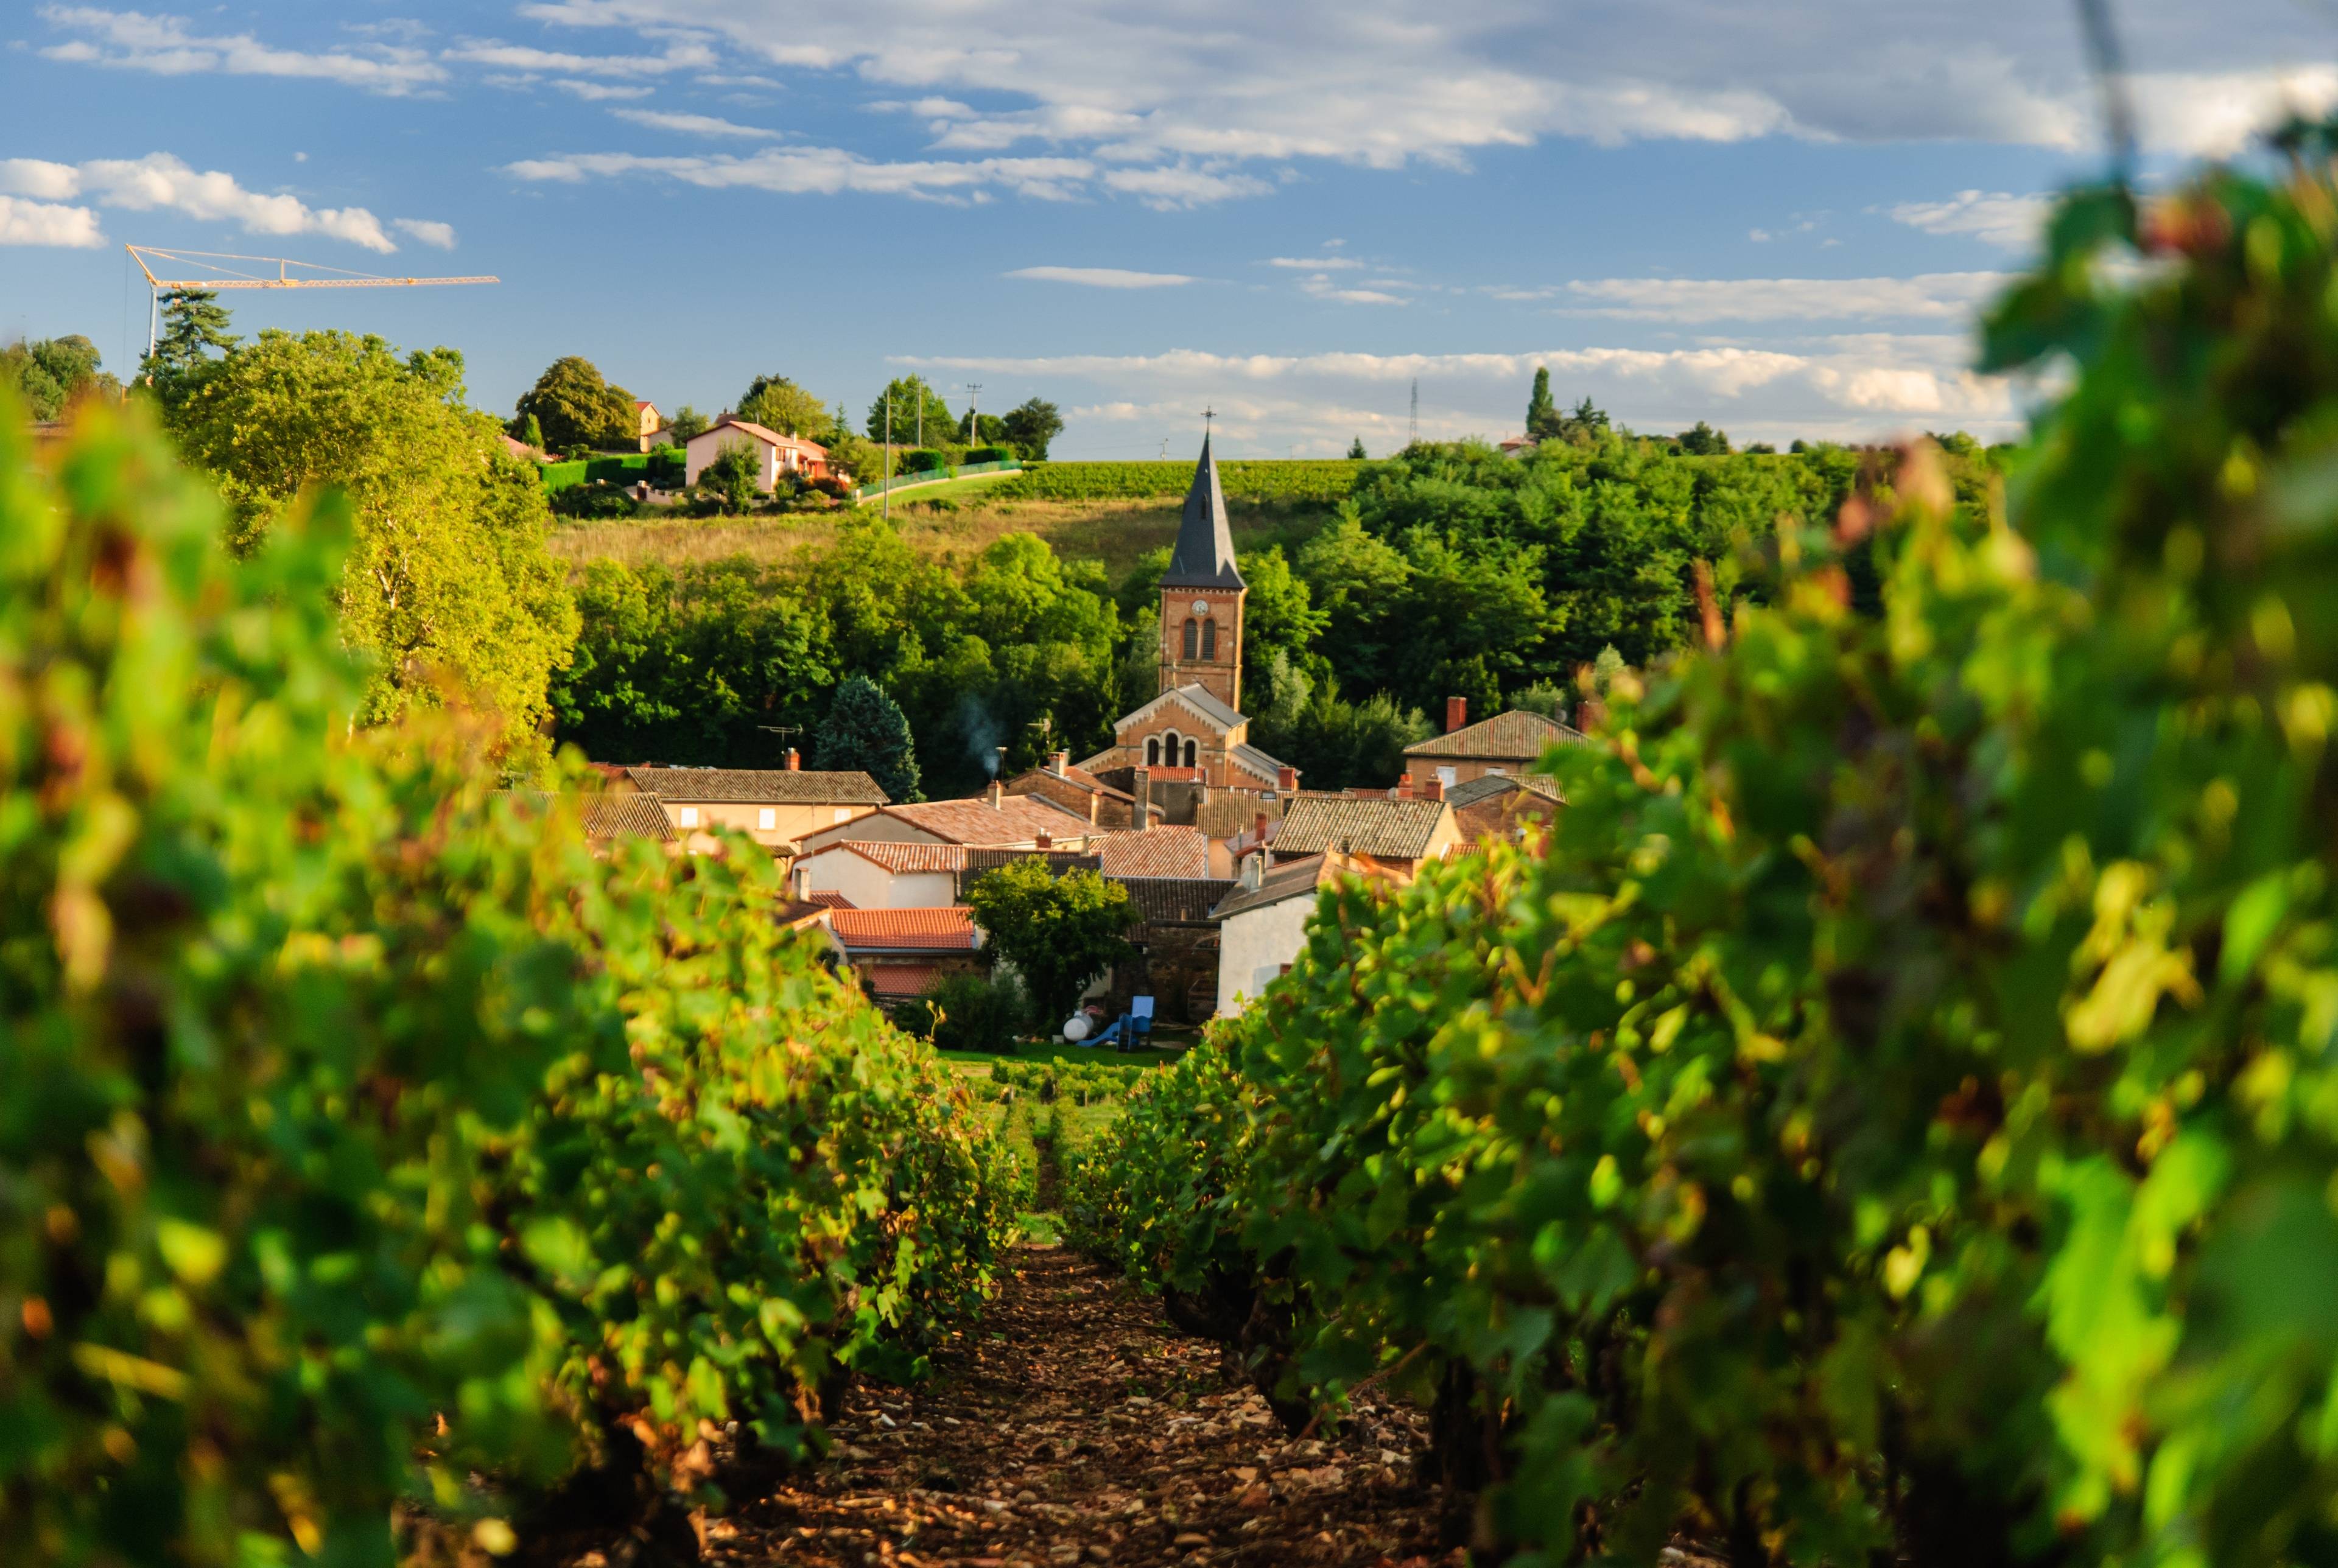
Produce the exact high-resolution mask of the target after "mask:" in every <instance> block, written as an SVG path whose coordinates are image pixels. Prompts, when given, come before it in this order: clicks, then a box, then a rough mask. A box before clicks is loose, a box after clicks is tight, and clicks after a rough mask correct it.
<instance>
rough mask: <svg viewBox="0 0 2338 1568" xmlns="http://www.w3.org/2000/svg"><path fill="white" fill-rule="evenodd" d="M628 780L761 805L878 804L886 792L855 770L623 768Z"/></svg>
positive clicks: (652, 791) (670, 794)
mask: <svg viewBox="0 0 2338 1568" xmlns="http://www.w3.org/2000/svg"><path fill="white" fill-rule="evenodd" d="M624 778H625V780H626V782H627V783H630V784H631V785H633V787H634V789H638V790H640V791H641V792H642V793H643V794H644V795H655V796H657V797H659V798H660V799H665V800H697V801H705V802H709V803H713V802H718V801H719V802H723V803H726V804H739V805H761V806H882V805H884V804H885V803H886V800H887V796H886V794H885V791H884V790H883V789H880V788H879V786H878V783H877V780H876V779H872V778H870V777H869V775H868V774H866V773H861V772H857V771H839V772H816V771H814V770H812V769H795V768H752V769H750V768H627V769H624Z"/></svg>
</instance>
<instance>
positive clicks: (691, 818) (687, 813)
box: [682, 806, 698, 828]
mask: <svg viewBox="0 0 2338 1568" xmlns="http://www.w3.org/2000/svg"><path fill="white" fill-rule="evenodd" d="M682 825H683V827H685V828H695V827H697V826H698V808H697V807H695V806H685V807H683V809H682Z"/></svg>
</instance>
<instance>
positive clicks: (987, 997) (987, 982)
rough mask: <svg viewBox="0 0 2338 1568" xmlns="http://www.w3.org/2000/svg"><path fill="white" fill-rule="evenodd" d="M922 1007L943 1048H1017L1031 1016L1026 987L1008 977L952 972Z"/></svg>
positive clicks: (931, 1034) (932, 1035)
mask: <svg viewBox="0 0 2338 1568" xmlns="http://www.w3.org/2000/svg"><path fill="white" fill-rule="evenodd" d="M919 1006H920V1007H921V1008H922V1009H923V1010H924V1012H925V1014H926V1017H927V1019H928V1024H927V1026H926V1027H927V1033H928V1036H929V1037H930V1038H931V1039H932V1041H933V1043H934V1044H935V1046H936V1048H937V1049H939V1050H943V1051H1012V1050H1014V1049H1015V1047H1016V1044H1017V1042H1018V1041H1020V1040H1021V1039H1022V1037H1023V1034H1024V1033H1025V1031H1026V1030H1027V1027H1028V1024H1029V1020H1030V1016H1031V1004H1030V1001H1029V999H1028V998H1027V997H1026V996H1025V995H1023V988H1022V987H1021V986H1020V985H1017V984H1016V982H1015V980H1014V978H1013V977H1012V976H1011V975H950V976H948V978H946V979H944V980H943V981H942V983H941V984H940V985H938V986H936V987H935V988H934V990H933V991H932V993H931V994H929V995H928V996H926V998H925V999H924V1000H923V1001H922V1002H921V1003H920V1004H919Z"/></svg>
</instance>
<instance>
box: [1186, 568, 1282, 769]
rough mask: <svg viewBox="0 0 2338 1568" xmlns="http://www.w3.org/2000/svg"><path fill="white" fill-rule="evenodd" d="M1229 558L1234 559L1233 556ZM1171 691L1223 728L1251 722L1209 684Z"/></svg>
mask: <svg viewBox="0 0 2338 1568" xmlns="http://www.w3.org/2000/svg"><path fill="white" fill-rule="evenodd" d="M1227 558H1228V559H1229V560H1231V559H1233V557H1231V556H1229V557H1227ZM1170 691H1171V694H1172V695H1174V696H1175V697H1176V698H1177V700H1178V701H1181V702H1183V703H1184V704H1185V705H1186V706H1187V707H1189V708H1191V709H1193V710H1194V711H1195V712H1197V713H1199V714H1200V715H1201V716H1202V717H1203V718H1204V719H1207V720H1209V721H1210V722H1211V723H1213V724H1215V725H1216V726H1217V727H1218V728H1219V729H1221V730H1231V729H1233V727H1234V726H1235V725H1237V724H1247V723H1249V722H1250V720H1247V719H1245V718H1243V716H1242V715H1241V714H1239V713H1237V712H1235V711H1233V709H1231V708H1229V707H1227V706H1226V705H1225V703H1224V702H1223V701H1220V700H1219V698H1218V694H1217V693H1216V692H1214V691H1211V690H1210V689H1209V688H1208V687H1207V686H1203V685H1201V684H1199V683H1197V682H1190V681H1189V682H1188V683H1186V684H1185V685H1183V686H1175V687H1172V688H1171V689H1170ZM1259 755H1260V756H1262V757H1263V756H1265V755H1266V753H1265V752H1263V751H1262V752H1260V753H1259Z"/></svg>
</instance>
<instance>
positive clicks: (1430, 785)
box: [1420, 779, 1445, 800]
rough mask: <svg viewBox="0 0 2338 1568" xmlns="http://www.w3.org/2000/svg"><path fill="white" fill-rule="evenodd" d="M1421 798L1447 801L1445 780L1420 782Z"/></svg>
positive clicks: (1424, 780)
mask: <svg viewBox="0 0 2338 1568" xmlns="http://www.w3.org/2000/svg"><path fill="white" fill-rule="evenodd" d="M1420 798H1421V799H1423V800H1442V799H1445V780H1444V779H1422V780H1421V781H1420Z"/></svg>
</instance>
